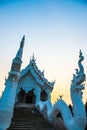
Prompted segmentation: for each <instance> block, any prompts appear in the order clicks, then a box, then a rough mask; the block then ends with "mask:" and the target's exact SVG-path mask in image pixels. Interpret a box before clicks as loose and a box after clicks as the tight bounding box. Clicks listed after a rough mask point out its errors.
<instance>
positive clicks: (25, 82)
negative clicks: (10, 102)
mask: <svg viewBox="0 0 87 130" xmlns="http://www.w3.org/2000/svg"><path fill="white" fill-rule="evenodd" d="M53 86H54V82H48V80H47V79H46V78H45V77H44V71H43V72H41V71H40V70H39V69H38V67H37V65H36V61H35V58H34V56H33V57H32V59H31V60H30V63H29V65H28V66H27V67H26V68H25V69H24V70H22V71H21V72H20V79H19V82H18V87H17V95H16V104H21V103H26V104H35V105H36V104H37V103H38V102H39V101H46V100H48V99H50V93H51V92H52V90H53Z"/></svg>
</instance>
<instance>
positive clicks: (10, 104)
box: [0, 36, 54, 130]
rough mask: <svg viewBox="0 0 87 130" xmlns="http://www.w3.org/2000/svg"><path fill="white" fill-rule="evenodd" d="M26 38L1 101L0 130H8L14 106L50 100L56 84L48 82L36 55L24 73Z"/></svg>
mask: <svg viewBox="0 0 87 130" xmlns="http://www.w3.org/2000/svg"><path fill="white" fill-rule="evenodd" d="M24 41H25V36H23V38H22V41H21V43H20V48H19V50H18V52H17V54H16V57H15V58H14V59H13V61H12V66H11V70H10V72H9V75H8V79H6V81H5V90H4V92H3V94H2V96H1V99H0V117H1V118H0V130H6V128H8V127H9V125H10V123H11V119H12V116H13V110H14V105H24V104H34V105H36V104H37V103H38V102H39V101H46V100H48V99H50V93H51V92H52V90H53V86H54V82H48V80H47V79H46V78H45V77H44V72H41V71H40V70H39V69H38V67H37V65H36V62H35V58H34V55H33V57H32V59H31V60H30V63H29V65H28V66H27V67H26V68H25V69H24V70H22V71H20V69H21V64H22V53H23V47H24Z"/></svg>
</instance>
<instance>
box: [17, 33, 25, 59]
mask: <svg viewBox="0 0 87 130" xmlns="http://www.w3.org/2000/svg"><path fill="white" fill-rule="evenodd" d="M24 41H25V35H24V36H23V38H22V40H21V42H20V48H19V50H18V52H17V54H16V57H15V58H19V59H21V58H22V53H23V47H24Z"/></svg>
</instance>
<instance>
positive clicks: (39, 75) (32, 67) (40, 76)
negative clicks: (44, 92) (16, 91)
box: [20, 55, 55, 89]
mask: <svg viewBox="0 0 87 130" xmlns="http://www.w3.org/2000/svg"><path fill="white" fill-rule="evenodd" d="M28 71H30V72H31V74H32V75H33V77H34V78H35V80H36V81H37V82H38V83H39V84H40V85H41V86H44V85H46V86H48V87H50V88H52V89H53V86H54V83H55V81H54V82H49V81H48V80H47V79H46V78H45V77H44V71H42V72H41V71H40V70H39V69H38V67H37V65H36V60H35V58H34V55H33V57H32V59H30V63H29V64H28V66H26V68H25V69H23V70H22V71H21V73H20V74H21V76H20V79H21V78H22V77H24V75H26V74H27V72H28Z"/></svg>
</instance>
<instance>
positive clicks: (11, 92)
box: [0, 36, 25, 130]
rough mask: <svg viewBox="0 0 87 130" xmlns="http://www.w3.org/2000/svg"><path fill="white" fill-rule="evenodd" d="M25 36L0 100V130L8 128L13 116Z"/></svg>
mask: <svg viewBox="0 0 87 130" xmlns="http://www.w3.org/2000/svg"><path fill="white" fill-rule="evenodd" d="M24 40H25V36H23V38H22V41H21V43H20V48H19V50H18V52H17V54H16V57H15V58H14V59H13V61H12V66H11V70H10V72H9V75H8V79H7V80H6V82H5V90H4V92H3V95H2V98H1V101H0V130H6V129H7V128H8V127H9V125H10V123H11V120H12V117H13V109H14V104H15V96H16V90H17V86H18V81H19V76H20V68H21V63H22V60H21V59H22V53H23V46H24Z"/></svg>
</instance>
